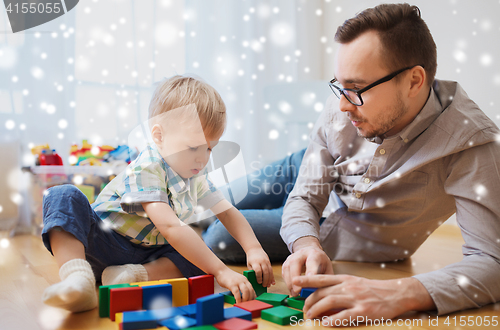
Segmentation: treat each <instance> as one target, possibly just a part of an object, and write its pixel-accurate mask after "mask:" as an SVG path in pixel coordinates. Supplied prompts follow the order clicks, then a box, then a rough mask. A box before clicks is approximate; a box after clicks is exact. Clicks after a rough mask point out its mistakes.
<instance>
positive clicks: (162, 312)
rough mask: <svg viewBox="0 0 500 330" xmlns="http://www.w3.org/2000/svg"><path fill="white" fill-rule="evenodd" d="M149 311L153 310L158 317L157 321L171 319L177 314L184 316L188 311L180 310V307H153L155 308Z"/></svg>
mask: <svg viewBox="0 0 500 330" xmlns="http://www.w3.org/2000/svg"><path fill="white" fill-rule="evenodd" d="M149 312H151V313H152V314H153V315H154V316H155V317H156V320H157V321H161V320H166V319H170V318H172V317H175V316H177V315H182V316H185V315H186V312H184V311H183V310H180V309H179V308H178V307H170V308H163V309H153V310H150V311H149Z"/></svg>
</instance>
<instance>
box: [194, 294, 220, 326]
mask: <svg viewBox="0 0 500 330" xmlns="http://www.w3.org/2000/svg"><path fill="white" fill-rule="evenodd" d="M221 321H224V297H223V296H222V295H221V294H220V293H216V294H211V295H209V296H205V297H201V298H198V300H196V325H208V324H214V323H217V322H221Z"/></svg>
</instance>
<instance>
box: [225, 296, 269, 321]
mask: <svg viewBox="0 0 500 330" xmlns="http://www.w3.org/2000/svg"><path fill="white" fill-rule="evenodd" d="M234 306H235V307H239V308H241V309H244V310H246V311H249V312H250V313H252V318H256V317H260V312H261V311H262V310H263V309H268V308H272V307H274V306H273V305H271V304H268V303H265V302H263V301H259V300H250V301H245V302H242V303H239V304H235V305H234Z"/></svg>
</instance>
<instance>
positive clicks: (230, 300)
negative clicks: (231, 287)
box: [221, 291, 236, 305]
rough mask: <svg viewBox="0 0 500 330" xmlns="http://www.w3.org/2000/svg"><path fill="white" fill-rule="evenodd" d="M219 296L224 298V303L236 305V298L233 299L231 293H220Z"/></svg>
mask: <svg viewBox="0 0 500 330" xmlns="http://www.w3.org/2000/svg"><path fill="white" fill-rule="evenodd" d="M221 295H223V296H224V302H227V303H228V304H231V305H234V304H236V298H234V296H233V293H232V292H231V291H226V292H221Z"/></svg>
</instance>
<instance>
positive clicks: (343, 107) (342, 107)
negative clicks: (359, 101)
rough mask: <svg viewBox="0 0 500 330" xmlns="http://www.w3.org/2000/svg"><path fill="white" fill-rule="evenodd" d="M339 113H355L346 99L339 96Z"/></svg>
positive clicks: (352, 105) (354, 108)
mask: <svg viewBox="0 0 500 330" xmlns="http://www.w3.org/2000/svg"><path fill="white" fill-rule="evenodd" d="M339 107H340V111H342V112H347V111H356V108H357V107H356V106H355V105H354V104H352V103H351V102H349V101H348V100H347V98H346V97H345V96H344V95H341V96H340V104H339Z"/></svg>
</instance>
